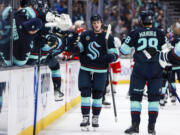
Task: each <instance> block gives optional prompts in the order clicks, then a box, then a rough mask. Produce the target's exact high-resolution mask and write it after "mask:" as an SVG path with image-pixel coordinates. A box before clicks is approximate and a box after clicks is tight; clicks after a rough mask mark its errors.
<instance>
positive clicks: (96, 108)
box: [92, 98, 102, 116]
mask: <svg viewBox="0 0 180 135" xmlns="http://www.w3.org/2000/svg"><path fill="white" fill-rule="evenodd" d="M101 107H102V98H100V99H93V104H92V113H93V115H96V116H97V115H99V114H100V112H101Z"/></svg>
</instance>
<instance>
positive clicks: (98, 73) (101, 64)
mask: <svg viewBox="0 0 180 135" xmlns="http://www.w3.org/2000/svg"><path fill="white" fill-rule="evenodd" d="M90 21H91V25H92V29H93V31H91V30H90V31H86V32H83V33H82V34H81V36H80V41H79V42H78V44H77V45H75V46H74V45H72V46H71V47H70V48H71V50H72V51H73V52H79V54H80V63H81V67H80V71H79V79H78V82H79V90H80V92H81V112H82V116H83V120H82V122H81V124H80V126H81V127H87V126H89V125H90V122H89V121H90V118H89V117H90V108H91V94H92V98H93V101H92V114H93V116H92V127H99V123H98V118H99V115H100V112H101V106H102V95H103V91H104V89H105V82H106V75H107V68H108V64H109V63H111V62H114V61H116V60H117V57H118V53H117V51H116V48H115V45H114V38H113V37H112V36H109V39H108V48H109V49H108V52H107V51H106V45H105V35H106V33H105V32H103V31H102V19H101V16H99V15H94V16H92V17H91V19H90ZM74 40H76V38H75V39H74ZM74 43H76V42H74Z"/></svg>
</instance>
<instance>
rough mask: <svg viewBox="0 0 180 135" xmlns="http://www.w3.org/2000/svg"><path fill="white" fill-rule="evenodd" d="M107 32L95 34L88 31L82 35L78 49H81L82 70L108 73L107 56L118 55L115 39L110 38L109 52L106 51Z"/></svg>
mask: <svg viewBox="0 0 180 135" xmlns="http://www.w3.org/2000/svg"><path fill="white" fill-rule="evenodd" d="M105 35H106V33H105V32H102V33H100V34H95V33H94V32H93V31H86V32H84V33H82V34H81V38H80V42H79V43H78V47H79V49H80V63H81V69H84V70H87V71H94V72H106V71H107V67H108V63H107V60H106V59H105V56H106V54H108V53H116V54H118V52H117V50H116V48H115V45H114V38H113V37H112V36H109V39H108V52H107V50H106V43H105Z"/></svg>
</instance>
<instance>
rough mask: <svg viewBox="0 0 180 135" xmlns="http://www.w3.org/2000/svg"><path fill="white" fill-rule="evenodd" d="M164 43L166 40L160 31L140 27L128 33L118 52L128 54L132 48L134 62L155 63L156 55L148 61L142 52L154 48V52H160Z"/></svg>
mask: <svg viewBox="0 0 180 135" xmlns="http://www.w3.org/2000/svg"><path fill="white" fill-rule="evenodd" d="M166 42H167V38H166V36H165V34H164V32H162V31H161V30H159V29H157V28H143V27H140V28H138V29H136V30H134V31H132V32H130V34H129V35H128V36H127V38H126V39H125V41H124V43H123V44H122V46H121V49H120V50H121V52H122V53H123V54H130V53H131V49H132V48H133V47H134V48H135V53H134V60H135V62H157V61H158V53H157V54H156V55H154V56H153V57H152V58H151V59H148V58H147V57H146V55H145V54H144V52H143V51H144V50H146V49H147V48H154V49H155V50H156V51H161V47H162V46H163V45H164V44H165V43H166Z"/></svg>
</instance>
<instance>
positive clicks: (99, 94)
mask: <svg viewBox="0 0 180 135" xmlns="http://www.w3.org/2000/svg"><path fill="white" fill-rule="evenodd" d="M102 97H103V91H100V90H93V99H100V98H102Z"/></svg>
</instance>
